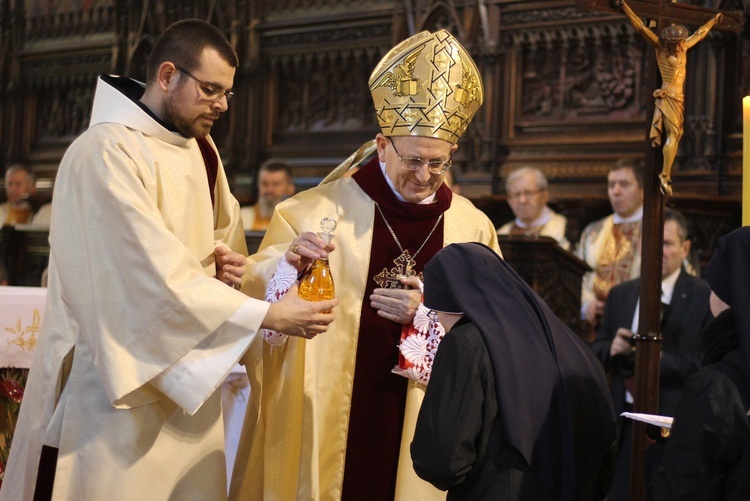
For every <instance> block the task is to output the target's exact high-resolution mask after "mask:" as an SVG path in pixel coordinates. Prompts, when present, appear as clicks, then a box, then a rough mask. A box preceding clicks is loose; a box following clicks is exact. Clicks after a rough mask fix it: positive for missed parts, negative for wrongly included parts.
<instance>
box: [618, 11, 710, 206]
mask: <svg viewBox="0 0 750 501" xmlns="http://www.w3.org/2000/svg"><path fill="white" fill-rule="evenodd" d="M614 3H615V5H616V6H617V7H621V8H622V11H623V13H624V14H625V15H626V16H628V19H629V20H630V24H632V25H633V27H634V28H635V29H636V30H638V32H640V33H641V35H643V38H645V39H646V40H647V41H648V42H649V43H650V44H651V45H653V46H654V49H655V50H656V61H657V63H658V65H659V72H660V73H661V78H662V82H663V83H662V86H661V88H660V89H657V90H655V91H654V98H655V105H656V108H655V109H654V118H653V120H652V122H651V135H650V137H651V144H652V145H653V146H659V145H661V144H662V135H665V136H666V139H665V140H664V146H663V147H662V153H663V155H664V164H663V167H662V171H661V174H659V181H660V183H661V191H662V193H663V194H665V195H669V196H671V195H672V179H671V177H670V172H671V170H672V164H673V163H674V159H675V156H676V155H677V146H678V145H679V143H680V138H682V132H683V128H682V121H683V118H684V117H683V115H684V112H685V94H684V88H685V74H686V69H687V50H688V49H690V48H691V47H692V46H694V45H695V44H697V43H698V42H700V41H701V40H703V39H704V38H705V37H706V35H707V34H708V32H709V31H711V28H713V27H714V26H715V25H716V23H718V22H720V21H721V18H722V14H721V13H719V14H716V15H715V16H714V17H713V18H712V19H711V20H709V21H708V22H707V23H706V24H704V25H703V26H701V27H700V28H698V29H697V30H695V32H694V33H693V34H692V35H689V31H688V29H687V28H686V27H684V26H681V25H675V24H672V25H670V26H667V27H666V28H664V29H663V30H662V32H661V39H660V38H659V37H658V36H657V35H656V34H655V33H654V32H653V31H652V30H651V29H649V28H647V27H646V25H645V24H644V23H643V20H641V18H640V17H638V15H637V14H636V13H635V12H633V10H632V9H631V8H630V7H629V6H628V4H627V3H625V1H624V0H616V1H615V2H614ZM688 35H689V36H688Z"/></svg>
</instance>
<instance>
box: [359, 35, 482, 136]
mask: <svg viewBox="0 0 750 501" xmlns="http://www.w3.org/2000/svg"><path fill="white" fill-rule="evenodd" d="M369 84H370V92H371V93H372V101H373V103H374V104H375V112H376V113H377V115H378V124H379V125H380V129H381V131H382V132H383V134H385V135H386V136H425V137H435V138H439V139H444V140H446V141H448V142H449V143H451V144H455V143H456V142H457V141H458V139H459V138H460V137H461V136H462V135H463V133H464V132H465V131H466V127H467V126H468V125H469V122H471V119H472V118H473V117H474V115H475V114H476V112H477V110H478V109H479V107H480V106H481V105H482V102H483V101H484V88H483V86H482V77H481V76H480V75H479V70H478V69H477V66H476V64H474V60H473V59H471V56H469V53H468V52H466V49H464V48H463V47H462V46H461V44H460V43H458V40H456V38H455V37H454V36H453V35H451V34H450V33H448V32H447V31H446V30H440V31H436V32H435V33H430V32H429V31H423V32H421V33H418V34H416V35H414V36H413V37H410V38H407V39H406V40H404V41H403V42H401V43H400V44H398V45H397V46H395V47H394V48H393V49H391V50H390V51H389V52H388V54H386V55H385V57H383V59H381V61H380V63H378V65H377V66H376V67H375V70H374V71H373V72H372V75H370V81H369Z"/></svg>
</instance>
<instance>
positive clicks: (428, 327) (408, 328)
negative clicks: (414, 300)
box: [392, 303, 445, 384]
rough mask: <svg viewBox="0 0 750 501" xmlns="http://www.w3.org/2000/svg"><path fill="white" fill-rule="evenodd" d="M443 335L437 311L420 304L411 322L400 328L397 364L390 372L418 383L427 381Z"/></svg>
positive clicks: (443, 330) (443, 331)
mask: <svg viewBox="0 0 750 501" xmlns="http://www.w3.org/2000/svg"><path fill="white" fill-rule="evenodd" d="M443 336H445V329H444V328H443V326H442V325H441V324H440V321H439V320H438V318H437V313H435V312H434V311H433V310H430V309H428V308H426V307H425V305H424V303H422V304H420V305H419V308H417V314H416V315H414V321H413V322H412V324H411V325H405V326H404V327H403V329H402V330H401V344H400V345H399V356H398V365H397V366H396V367H394V368H393V370H392V372H393V373H394V374H398V375H400V376H404V377H406V378H409V379H413V380H414V381H416V382H418V383H422V384H427V383H429V381H430V374H432V363H433V361H434V360H435V353H437V349H438V345H439V344H440V340H441V339H443Z"/></svg>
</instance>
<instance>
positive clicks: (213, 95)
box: [174, 65, 234, 103]
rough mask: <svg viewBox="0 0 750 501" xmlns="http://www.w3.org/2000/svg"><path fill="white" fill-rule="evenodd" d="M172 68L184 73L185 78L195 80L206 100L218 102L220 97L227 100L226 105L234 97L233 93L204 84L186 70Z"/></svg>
mask: <svg viewBox="0 0 750 501" xmlns="http://www.w3.org/2000/svg"><path fill="white" fill-rule="evenodd" d="M174 67H175V68H177V70H178V71H179V72H181V73H184V74H185V76H187V77H189V78H192V79H193V80H195V82H196V83H197V84H198V88H199V89H200V90H201V92H202V93H203V95H204V96H206V99H209V100H211V101H218V100H220V99H221V98H222V97H226V98H227V103H228V102H229V101H231V100H232V98H233V97H234V92H232V91H229V90H223V89H217V88H216V87H214V86H213V85H211V84H209V83H206V82H204V81H203V80H201V79H199V78H196V77H194V76H193V74H192V73H190V72H189V71H187V70H185V69H183V68H181V67H179V66H177V65H175V66H174Z"/></svg>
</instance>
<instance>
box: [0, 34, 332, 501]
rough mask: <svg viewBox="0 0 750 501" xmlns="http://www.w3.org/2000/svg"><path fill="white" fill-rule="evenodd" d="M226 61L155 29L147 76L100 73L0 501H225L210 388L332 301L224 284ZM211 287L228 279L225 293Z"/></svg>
mask: <svg viewBox="0 0 750 501" xmlns="http://www.w3.org/2000/svg"><path fill="white" fill-rule="evenodd" d="M237 66H239V61H238V58H237V55H236V53H235V51H234V49H233V48H232V46H231V45H230V44H229V42H228V41H227V40H226V38H224V36H223V35H222V33H221V32H220V31H218V30H217V29H216V28H214V27H213V26H211V25H210V24H208V23H206V22H203V21H199V20H187V21H181V22H178V23H175V24H173V25H172V26H170V27H169V28H167V30H165V32H164V33H163V34H162V36H161V37H160V38H159V40H158V41H157V43H156V45H155V46H154V49H153V51H152V53H151V56H150V59H149V62H148V68H147V84H146V85H145V86H144V85H143V84H141V83H139V82H136V81H134V80H131V79H129V78H122V77H113V76H102V77H101V78H100V79H99V82H98V85H97V89H96V95H95V97H94V104H93V111H92V117H91V125H90V126H89V128H88V130H87V131H86V132H84V133H83V134H82V135H81V136H80V137H79V138H78V139H77V140H76V141H75V142H74V143H73V144H72V145H71V146H70V148H69V149H68V151H67V152H66V154H65V156H64V157H63V159H62V163H61V164H60V168H59V171H58V174H57V178H56V183H55V197H54V201H53V206H54V207H53V208H54V210H53V212H52V223H53V224H52V225H51V231H50V247H51V252H50V265H49V288H48V296H47V306H46V310H45V312H44V317H45V318H44V321H43V325H42V329H41V332H40V333H39V338H38V339H39V343H38V345H37V348H36V354H35V359H34V363H33V365H32V368H31V373H30V375H29V380H28V385H27V388H26V393H25V395H24V399H23V404H22V407H21V414H20V417H19V420H18V427H17V429H16V434H15V437H14V440H13V444H12V449H11V453H10V458H9V461H8V469H7V473H6V475H5V482H4V483H3V489H2V491H1V492H0V499H2V500H8V501H9V500H13V501H30V500H31V499H32V498H33V499H34V500H35V501H36V500H45V499H52V498H53V497H54V499H110V498H115V499H121V500H135V499H161V500H166V499H179V500H196V501H197V500H201V501H203V500H208V499H210V500H218V499H226V495H227V479H226V466H225V459H224V433H223V428H224V427H223V423H222V411H221V395H220V392H218V391H216V390H217V388H218V387H219V385H220V384H221V383H222V381H224V379H225V378H226V376H227V374H229V372H230V370H231V369H232V368H233V367H234V366H235V364H236V363H237V361H238V360H239V358H240V357H241V356H242V354H243V353H244V352H245V350H246V349H247V347H248V346H249V345H250V344H251V343H252V342H253V340H254V339H255V337H256V333H257V332H258V330H259V329H260V328H261V327H268V328H273V329H276V330H280V331H282V332H284V333H286V334H289V335H296V336H306V337H309V338H311V337H314V336H315V335H316V334H319V333H321V332H324V331H325V330H326V329H327V325H328V324H329V323H330V322H331V321H332V320H333V318H334V315H333V314H332V313H326V314H324V313H320V312H321V311H323V310H330V309H331V308H332V307H333V306H335V305H336V300H329V301H323V302H320V303H310V302H307V301H304V300H302V299H300V298H299V296H297V295H296V293H291V294H288V295H287V296H286V297H285V298H284V299H283V300H282V301H279V302H277V303H275V304H272V305H269V304H268V303H266V302H264V301H259V300H256V299H250V298H248V297H247V296H246V295H244V294H243V293H241V292H240V291H237V290H235V288H234V287H231V286H236V285H239V284H240V282H241V280H242V276H243V274H244V270H245V268H244V266H245V264H246V258H245V256H244V254H245V253H246V252H247V250H246V246H245V240H244V232H243V229H242V223H241V220H240V215H239V204H238V203H237V201H236V200H235V199H234V197H232V195H231V193H230V191H229V185H228V183H227V180H226V176H225V173H224V169H223V167H222V165H221V160H220V158H219V155H218V152H217V151H216V147H215V145H214V143H213V141H212V140H211V138H210V136H209V132H210V131H211V127H212V126H213V124H214V122H215V121H216V120H217V119H218V118H219V116H220V115H221V113H222V112H224V111H226V110H227V107H228V101H229V99H230V98H231V97H232V93H231V91H229V89H231V88H232V84H233V80H234V74H235V69H236V68H237ZM228 285H229V286H228Z"/></svg>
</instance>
